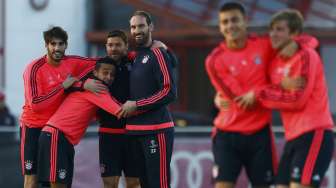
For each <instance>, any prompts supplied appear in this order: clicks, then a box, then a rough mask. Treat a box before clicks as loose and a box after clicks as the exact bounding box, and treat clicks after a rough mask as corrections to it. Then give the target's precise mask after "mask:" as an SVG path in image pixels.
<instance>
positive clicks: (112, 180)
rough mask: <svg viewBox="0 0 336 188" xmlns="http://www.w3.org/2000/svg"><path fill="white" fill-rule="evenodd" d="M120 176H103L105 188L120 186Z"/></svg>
mask: <svg viewBox="0 0 336 188" xmlns="http://www.w3.org/2000/svg"><path fill="white" fill-rule="evenodd" d="M119 179H120V176H109V177H103V183H104V188H118V185H119Z"/></svg>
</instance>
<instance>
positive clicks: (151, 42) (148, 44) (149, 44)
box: [143, 38, 153, 48]
mask: <svg viewBox="0 0 336 188" xmlns="http://www.w3.org/2000/svg"><path fill="white" fill-rule="evenodd" d="M152 44H153V40H152V38H149V39H148V41H147V42H146V43H145V44H144V45H143V47H145V48H148V47H151V46H152Z"/></svg>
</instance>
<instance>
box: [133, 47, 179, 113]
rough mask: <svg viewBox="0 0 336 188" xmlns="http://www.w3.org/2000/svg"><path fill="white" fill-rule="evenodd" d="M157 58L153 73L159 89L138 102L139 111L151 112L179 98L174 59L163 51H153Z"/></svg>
mask: <svg viewBox="0 0 336 188" xmlns="http://www.w3.org/2000/svg"><path fill="white" fill-rule="evenodd" d="M152 51H153V53H154V57H155V62H153V72H154V76H155V79H156V82H157V83H158V85H159V89H158V91H157V92H155V93H154V94H153V95H151V96H148V97H145V98H143V99H140V100H137V101H136V106H137V109H138V110H150V109H154V108H158V107H160V106H164V105H167V104H169V103H171V102H172V101H174V100H175V99H176V98H177V91H176V85H175V80H174V75H173V64H174V63H175V62H173V61H174V59H173V58H172V57H170V56H169V55H168V53H167V52H166V51H165V50H163V49H158V48H156V49H152Z"/></svg>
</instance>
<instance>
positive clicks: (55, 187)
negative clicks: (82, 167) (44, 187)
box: [50, 183, 67, 188]
mask: <svg viewBox="0 0 336 188" xmlns="http://www.w3.org/2000/svg"><path fill="white" fill-rule="evenodd" d="M50 188H67V185H66V184H63V183H50Z"/></svg>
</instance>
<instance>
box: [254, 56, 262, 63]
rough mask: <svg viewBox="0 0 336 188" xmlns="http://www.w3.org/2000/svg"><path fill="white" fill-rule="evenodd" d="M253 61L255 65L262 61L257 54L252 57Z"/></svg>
mask: <svg viewBox="0 0 336 188" xmlns="http://www.w3.org/2000/svg"><path fill="white" fill-rule="evenodd" d="M254 63H255V64H256V65H260V64H261V63H262V61H261V58H260V56H259V55H257V56H256V57H255V58H254Z"/></svg>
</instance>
